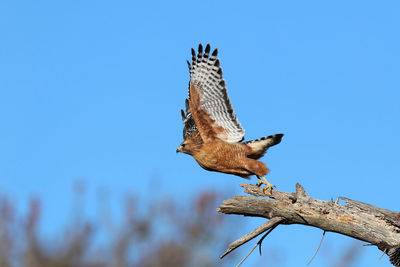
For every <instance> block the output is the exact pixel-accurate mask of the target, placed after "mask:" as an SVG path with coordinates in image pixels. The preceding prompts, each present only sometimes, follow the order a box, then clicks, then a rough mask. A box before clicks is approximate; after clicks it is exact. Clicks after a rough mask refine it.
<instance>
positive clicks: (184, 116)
mask: <svg viewBox="0 0 400 267" xmlns="http://www.w3.org/2000/svg"><path fill="white" fill-rule="evenodd" d="M181 116H182V121H184V120H185V119H186V115H185V112H184V111H183V109H181Z"/></svg>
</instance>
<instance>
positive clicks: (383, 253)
mask: <svg viewBox="0 0 400 267" xmlns="http://www.w3.org/2000/svg"><path fill="white" fill-rule="evenodd" d="M386 251H387V249H385V250H384V251H383V252H382V255H381V256H380V257H379V259H378V260H377V261H376V262H378V261H380V260H381V259H382V257H383V255H385V253H386Z"/></svg>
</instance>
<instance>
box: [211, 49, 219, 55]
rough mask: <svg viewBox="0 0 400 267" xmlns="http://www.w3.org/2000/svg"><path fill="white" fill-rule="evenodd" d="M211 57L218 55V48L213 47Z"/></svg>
mask: <svg viewBox="0 0 400 267" xmlns="http://www.w3.org/2000/svg"><path fill="white" fill-rule="evenodd" d="M211 56H212V57H217V56H218V48H215V49H214V51H213V52H212V54H211Z"/></svg>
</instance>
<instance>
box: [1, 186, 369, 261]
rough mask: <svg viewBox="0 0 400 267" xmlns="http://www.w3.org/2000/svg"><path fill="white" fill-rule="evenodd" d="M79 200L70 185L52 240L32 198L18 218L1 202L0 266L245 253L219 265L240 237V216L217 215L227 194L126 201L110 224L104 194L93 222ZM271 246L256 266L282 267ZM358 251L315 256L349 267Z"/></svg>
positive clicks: (82, 190) (202, 258) (80, 195)
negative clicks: (63, 218)
mask: <svg viewBox="0 0 400 267" xmlns="http://www.w3.org/2000/svg"><path fill="white" fill-rule="evenodd" d="M84 194H85V186H84V184H82V183H77V184H76V186H75V197H74V202H75V203H74V204H73V205H72V206H73V213H72V214H73V216H72V220H71V221H70V222H69V223H68V224H67V225H65V226H63V227H61V229H60V231H59V236H56V237H51V238H49V237H47V236H45V235H43V234H42V233H41V231H40V217H41V214H42V213H43V212H45V211H42V208H41V206H42V205H41V201H40V199H39V198H32V199H31V201H30V203H29V208H28V210H27V213H26V214H18V212H17V210H16V207H15V206H14V204H13V203H12V202H11V201H10V200H9V199H8V198H7V197H5V196H0V267H9V266H27V267H58V266H60V267H61V266H65V267H67V266H82V267H86V266H87V267H103V266H115V267H122V266H144V267H152V266H154V267H156V266H234V265H236V264H237V263H238V262H239V261H240V259H241V258H242V257H244V255H245V254H246V253H247V252H248V251H247V250H243V249H242V250H239V251H240V253H238V252H237V251H236V252H234V253H232V254H231V255H229V256H227V257H226V258H224V259H223V260H220V259H219V255H220V254H221V253H222V252H223V251H224V250H225V249H226V248H227V246H228V244H229V242H231V241H233V240H235V239H236V238H238V237H239V236H238V232H240V231H239V229H240V228H242V229H241V230H242V231H243V230H245V231H246V229H245V228H246V224H245V223H244V222H245V219H244V218H242V217H236V216H223V215H222V214H218V213H217V212H216V210H215V209H216V207H218V205H219V204H220V203H221V201H222V200H223V199H224V198H227V197H230V196H227V195H226V194H223V193H218V192H213V191H203V192H199V193H198V195H195V196H193V197H192V199H190V200H188V201H187V202H185V204H182V203H178V202H177V200H176V199H174V198H172V197H166V196H165V197H162V198H160V199H154V200H150V201H144V200H140V199H138V198H136V197H135V195H126V196H125V197H124V205H123V209H122V217H121V219H116V218H113V216H112V215H111V212H110V210H109V208H108V205H107V200H106V199H107V197H106V196H105V195H103V196H102V197H101V198H100V200H99V201H100V202H101V203H100V207H101V208H100V211H99V213H100V216H99V218H100V220H99V221H93V220H90V219H88V218H86V215H85V211H84V209H83V208H82V207H83V204H82V202H83V196H84ZM60 212H65V211H60ZM265 243H267V242H265ZM270 246H271V244H267V245H265V244H264V246H263V256H262V257H258V255H257V257H258V260H256V262H258V263H257V266H258V265H263V266H282V265H281V264H280V263H282V262H284V258H283V255H280V252H279V251H277V250H276V249H273V248H271V247H270ZM328 246H329V245H328ZM360 248H361V246H360V244H359V243H357V244H351V245H350V247H347V248H344V249H343V253H342V254H341V256H340V257H336V256H334V255H329V254H327V253H325V254H323V255H321V256H322V257H324V258H325V259H326V262H327V266H332V267H346V266H355V265H354V264H355V263H356V262H357V260H358V259H359V257H360V256H361V253H360V252H361V250H360ZM293 249H295V248H293ZM255 254H257V252H255ZM264 254H266V255H264ZM311 254H312V252H311V251H310V255H311ZM305 260H306V259H305ZM253 264H254V260H253V262H252V265H253ZM304 265H305V262H304ZM243 266H248V265H247V264H246V262H244V264H243Z"/></svg>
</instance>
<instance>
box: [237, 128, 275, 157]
mask: <svg viewBox="0 0 400 267" xmlns="http://www.w3.org/2000/svg"><path fill="white" fill-rule="evenodd" d="M282 137H283V134H274V135H270V136H267V137H262V138H259V139H256V140H251V141H247V142H243V144H246V145H247V146H249V147H250V148H251V153H250V154H249V155H247V157H249V158H252V159H259V158H261V157H262V156H264V154H265V153H266V152H267V149H268V148H269V147H271V146H274V145H277V144H279V143H280V142H281V140H282Z"/></svg>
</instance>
